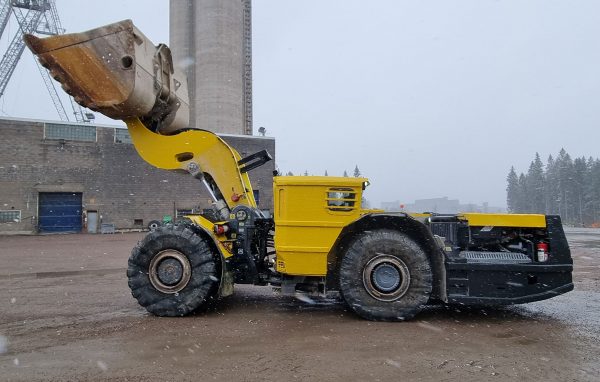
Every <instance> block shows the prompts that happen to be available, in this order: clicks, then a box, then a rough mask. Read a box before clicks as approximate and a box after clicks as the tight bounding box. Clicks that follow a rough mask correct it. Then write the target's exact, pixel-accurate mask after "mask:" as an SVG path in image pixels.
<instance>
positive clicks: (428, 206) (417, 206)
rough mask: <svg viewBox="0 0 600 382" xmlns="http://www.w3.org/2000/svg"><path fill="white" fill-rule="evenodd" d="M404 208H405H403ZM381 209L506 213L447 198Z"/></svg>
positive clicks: (497, 208)
mask: <svg viewBox="0 0 600 382" xmlns="http://www.w3.org/2000/svg"><path fill="white" fill-rule="evenodd" d="M401 206H403V207H401ZM381 208H382V209H384V210H386V211H390V212H393V211H407V212H433V213H438V214H457V213H461V212H484V213H503V212H506V211H505V210H504V209H503V208H501V207H492V206H489V205H488V203H487V202H485V203H483V204H482V205H478V204H473V203H469V204H461V203H460V201H459V200H458V199H448V197H447V196H444V197H441V198H430V199H417V200H415V202H414V203H408V204H406V205H404V204H402V203H400V202H399V201H395V202H382V203H381Z"/></svg>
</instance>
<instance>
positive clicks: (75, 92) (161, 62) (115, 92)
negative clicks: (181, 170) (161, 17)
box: [24, 20, 189, 134]
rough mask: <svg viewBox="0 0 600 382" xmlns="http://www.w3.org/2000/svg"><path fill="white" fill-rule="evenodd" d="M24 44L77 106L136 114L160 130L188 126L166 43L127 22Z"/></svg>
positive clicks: (29, 38)
mask: <svg viewBox="0 0 600 382" xmlns="http://www.w3.org/2000/svg"><path fill="white" fill-rule="evenodd" d="M24 39H25V43H26V44H27V46H28V47H29V49H31V51H32V52H33V53H34V54H35V55H36V56H37V57H38V59H39V61H40V63H41V64H42V65H43V66H45V67H46V68H47V69H48V70H50V73H51V75H52V77H54V79H56V80H57V81H58V82H60V83H61V85H62V87H63V89H64V90H65V91H66V92H67V93H69V94H70V95H72V96H73V98H74V99H75V100H76V101H77V102H78V103H79V104H80V105H82V106H84V107H87V108H89V109H91V110H94V111H97V112H99V113H102V114H104V115H106V116H107V117H110V118H113V119H121V120H124V119H130V118H140V119H141V120H142V121H143V122H144V124H145V125H146V126H147V127H149V128H150V129H151V130H153V131H157V132H159V133H163V134H164V133H166V134H169V133H175V132H177V131H179V130H182V129H186V128H188V124H189V101H188V94H187V80H186V78H185V77H184V76H183V74H182V73H178V72H177V71H176V70H175V68H174V66H173V60H172V58H171V51H170V50H169V48H168V47H167V46H166V45H163V44H160V45H158V46H155V45H154V44H153V43H152V42H151V41H150V40H149V39H148V38H147V37H146V36H144V35H143V34H142V33H141V32H140V31H139V30H138V29H137V28H136V27H135V26H134V25H133V22H132V21H131V20H124V21H120V22H118V23H114V24H110V25H105V26H103V27H100V28H96V29H92V30H89V31H87V32H82V33H72V34H65V35H58V36H51V37H47V38H38V37H36V36H34V35H31V34H27V35H25V37H24Z"/></svg>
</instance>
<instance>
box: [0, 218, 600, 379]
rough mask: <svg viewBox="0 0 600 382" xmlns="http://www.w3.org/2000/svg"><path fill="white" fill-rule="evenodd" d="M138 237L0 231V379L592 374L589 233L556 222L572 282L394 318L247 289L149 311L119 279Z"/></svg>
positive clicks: (594, 263) (597, 256)
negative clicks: (553, 293)
mask: <svg viewBox="0 0 600 382" xmlns="http://www.w3.org/2000/svg"><path fill="white" fill-rule="evenodd" d="M141 237H142V234H116V235H53V236H19V237H8V236H0V380H2V381H4V380H8V381H36V380H51V381H65V380H69V381H79V380H81V381H91V380H114V381H140V380H156V381H176V380H199V379H203V380H223V381H233V380H235V381H256V380H260V381H276V380H277V381H281V380H302V381H354V380H368V381H378V380H380V381H388V380H389V381H392V380H394V381H399V380H410V381H418V380H424V381H428V380H436V381H446V380H448V381H450V380H452V381H453V380H461V381H481V380H498V381H500V380H515V379H517V378H518V379H519V380H522V381H540V380H547V381H598V380H600V361H599V359H600V292H599V291H600V288H599V287H600V230H586V229H576V230H569V232H568V238H569V242H570V244H571V248H572V251H573V257H574V259H575V271H574V278H575V282H576V290H575V291H574V292H571V293H568V294H566V295H562V296H559V297H556V298H554V299H551V300H546V301H542V302H537V303H533V304H526V305H520V306H514V307H508V308H503V309H481V308H480V309H456V308H446V307H442V306H440V307H431V308H428V309H427V310H426V311H425V312H423V313H421V314H420V315H418V316H417V317H416V318H415V319H414V320H412V321H410V322H403V323H375V322H369V321H364V320H362V319H359V318H357V317H356V316H355V315H354V314H352V313H351V312H349V311H347V310H346V308H345V306H344V305H343V304H341V303H338V302H335V301H331V300H314V301H299V300H296V299H294V298H291V297H281V296H278V295H276V294H273V293H272V292H271V290H270V288H267V287H249V286H238V287H236V293H235V295H234V296H232V297H230V298H228V299H226V300H225V301H223V302H222V303H221V304H220V305H219V307H218V309H217V311H215V312H210V313H206V314H202V315H196V316H191V317H183V318H158V317H153V316H151V315H149V314H147V313H146V311H145V310H144V309H143V308H141V307H140V306H139V305H137V303H136V301H135V300H134V299H133V298H132V297H131V295H130V293H129V288H128V287H127V280H126V277H125V266H126V263H127V258H128V256H129V252H130V250H131V248H132V247H133V246H134V245H135V243H136V242H137V241H138V240H140V239H141Z"/></svg>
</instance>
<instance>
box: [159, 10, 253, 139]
mask: <svg viewBox="0 0 600 382" xmlns="http://www.w3.org/2000/svg"><path fill="white" fill-rule="evenodd" d="M251 20H252V17H251V0H170V40H171V41H170V47H171V51H172V54H173V60H174V63H175V65H177V66H179V67H180V68H181V69H182V70H183V71H184V72H185V73H186V74H187V78H188V92H189V98H190V110H191V116H190V124H191V127H194V128H200V129H206V130H210V131H213V132H216V133H227V134H246V135H252V21H251Z"/></svg>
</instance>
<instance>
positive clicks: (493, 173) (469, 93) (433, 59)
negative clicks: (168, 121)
mask: <svg viewBox="0 0 600 382" xmlns="http://www.w3.org/2000/svg"><path fill="white" fill-rule="evenodd" d="M57 6H58V10H59V13H60V16H61V20H62V23H63V26H64V27H65V28H66V29H67V32H76V31H81V30H85V29H90V28H93V27H96V26H100V25H103V24H107V23H111V22H114V21H118V20H121V19H125V18H131V19H133V20H134V23H135V24H136V25H137V26H138V28H139V29H140V30H142V31H143V32H144V33H145V34H146V35H147V36H148V37H149V38H150V39H151V40H152V41H154V42H155V43H159V42H168V33H169V31H168V1H167V0H144V1H141V0H129V1H126V2H123V1H117V0H104V1H102V2H95V1H74V0H57ZM9 28H10V31H11V32H12V31H14V30H15V28H16V23H15V22H14V21H13V22H11V24H10V25H9ZM6 34H7V33H6V32H5V35H6ZM5 46H6V37H3V39H2V41H0V47H1V48H2V51H4V49H5ZM253 65H254V67H253V79H254V83H253V89H254V129H255V131H256V130H257V129H258V127H260V126H264V127H265V128H266V130H267V135H269V136H273V137H275V138H276V144H277V149H276V150H277V152H276V159H277V166H278V167H279V169H280V170H281V171H282V172H284V173H287V172H288V171H292V172H293V173H294V174H303V173H304V172H305V171H307V172H308V173H309V174H311V175H323V174H324V173H325V171H326V170H327V172H328V174H329V175H342V174H343V172H344V170H346V171H347V172H348V173H349V174H352V171H353V169H354V167H355V166H356V165H358V167H359V169H360V171H361V173H362V174H363V175H364V176H366V177H368V178H370V181H371V186H370V187H369V188H368V189H367V194H366V197H367V199H369V200H370V201H371V202H372V205H375V206H378V204H379V202H382V201H395V200H398V201H399V202H400V203H411V202H413V201H414V200H415V199H424V198H433V197H442V196H448V197H450V198H455V199H460V201H461V202H463V203H482V202H488V203H489V204H490V205H493V206H505V205H506V192H505V188H506V175H507V174H508V171H509V170H510V167H511V166H515V168H516V170H517V171H519V172H520V171H524V172H525V171H527V168H528V166H529V163H530V162H531V160H532V159H533V158H534V156H535V153H536V152H538V153H539V154H540V155H541V156H542V158H544V160H545V158H547V157H548V155H550V154H552V155H556V153H558V151H559V150H560V149H561V148H565V150H566V151H567V152H569V153H570V154H571V155H572V156H574V157H580V156H586V157H588V156H593V157H600V2H598V1H596V0H587V1H586V0H578V1H553V0H513V1H502V0H495V1H494V0H462V1H458V0H455V1H450V0H437V1H435V0H431V1H417V0H405V1H399V0H376V1H364V0H363V1H358V0H344V1H337V0H336V1H334V0H329V1H323V0H304V1H289V0H253ZM5 94H6V95H5V96H3V97H2V99H0V116H11V117H22V118H37V119H56V118H57V114H56V112H55V111H54V108H53V106H52V104H51V101H50V98H49V96H48V95H47V92H46V90H45V88H44V85H43V83H42V80H41V77H40V76H39V74H38V73H37V68H36V67H35V65H34V62H33V58H32V57H31V55H30V54H29V53H28V52H26V53H25V54H24V56H23V57H22V59H21V62H20V64H19V67H18V68H17V70H16V72H15V74H14V75H13V78H12V79H11V83H10V84H9V86H8V88H7V90H6V93H5ZM98 121H99V122H101V123H110V124H115V123H116V122H114V121H109V120H106V119H103V118H98Z"/></svg>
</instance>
